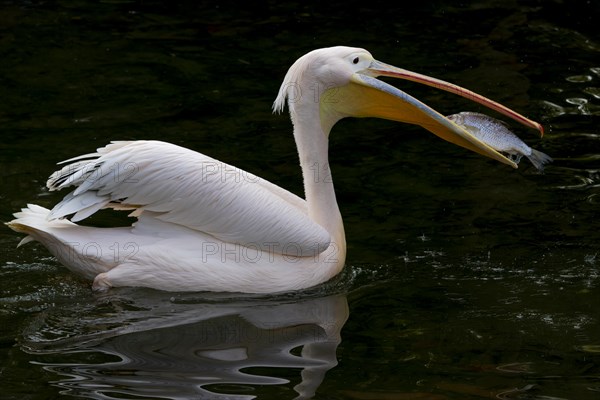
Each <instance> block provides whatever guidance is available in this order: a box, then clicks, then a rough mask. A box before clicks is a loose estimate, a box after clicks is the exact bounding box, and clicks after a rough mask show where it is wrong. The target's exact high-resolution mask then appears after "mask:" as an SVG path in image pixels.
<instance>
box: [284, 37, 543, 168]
mask: <svg viewBox="0 0 600 400" xmlns="http://www.w3.org/2000/svg"><path fill="white" fill-rule="evenodd" d="M380 76H387V77H392V78H399V79H405V80H410V81H413V82H418V83H422V84H425V85H429V86H432V87H435V88H437V89H442V90H445V91H448V92H451V93H454V94H457V95H459V96H462V97H465V98H467V99H469V100H472V101H475V102H477V103H479V104H482V105H484V106H486V107H488V108H490V109H492V110H495V111H497V112H499V113H501V114H504V115H506V116H508V117H509V118H512V119H514V120H516V121H518V122H520V123H521V124H523V125H526V126H528V127H531V128H534V129H537V130H539V131H540V133H542V134H543V128H542V126H541V125H540V124H538V123H537V122H534V121H531V120H529V119H527V118H526V117H524V116H522V115H520V114H519V113H517V112H515V111H513V110H511V109H509V108H507V107H505V106H503V105H501V104H499V103H496V102H494V101H492V100H490V99H488V98H486V97H484V96H481V95H479V94H477V93H474V92H472V91H470V90H467V89H465V88H462V87H460V86H457V85H454V84H451V83H448V82H445V81H442V80H439V79H436V78H432V77H429V76H426V75H422V74H418V73H415V72H411V71H408V70H405V69H402V68H398V67H394V66H392V65H389V64H385V63H383V62H380V61H377V60H375V59H374V58H373V56H372V55H371V53H369V52H368V51H367V50H364V49H360V48H352V47H343V46H338V47H330V48H323V49H318V50H314V51H311V52H310V53H307V54H305V55H304V56H302V57H300V58H299V59H298V60H297V61H296V62H295V63H294V64H293V65H292V66H291V67H290V69H289V70H288V72H287V74H286V76H285V78H284V81H283V83H282V85H281V88H280V90H279V95H278V96H277V99H276V100H275V102H274V103H273V110H274V111H282V110H283V108H284V106H285V103H286V100H287V104H288V108H289V110H290V115H291V118H292V121H294V124H296V121H305V120H308V119H311V118H312V119H314V118H315V117H316V116H318V118H319V120H320V125H321V130H322V132H323V133H324V134H325V135H328V134H329V132H330V130H331V128H332V127H333V125H335V123H336V122H337V121H339V120H340V119H342V118H345V117H376V118H384V119H389V120H393V121H400V122H405V123H410V124H415V125H420V126H422V127H423V128H425V129H427V130H428V131H430V132H432V133H434V134H436V135H437V136H439V137H441V138H442V139H444V140H447V141H449V142H451V143H454V144H456V145H459V146H462V147H465V148H467V149H469V150H472V151H475V152H477V153H480V154H482V155H485V156H487V157H490V158H493V159H495V160H498V161H500V162H503V163H505V164H508V165H511V166H512V167H514V168H516V167H517V165H516V164H515V163H514V162H513V161H512V160H510V159H508V158H506V157H505V156H504V155H502V154H500V153H499V152H497V151H496V150H494V149H493V148H491V147H490V146H488V145H487V144H485V143H483V142H482V141H480V140H479V139H477V138H476V137H475V136H473V135H472V134H470V133H469V132H467V131H466V130H465V129H463V128H462V127H460V126H459V125H456V124H455V123H454V122H452V121H451V120H449V119H448V118H446V117H444V116H443V115H442V114H440V113H439V112H437V111H435V110H434V109H432V108H431V107H429V106H427V105H426V104H424V103H422V102H421V101H419V100H417V99H415V98H414V97H412V96H410V95H409V94H407V93H405V92H403V91H402V90H400V89H398V88H396V87H394V86H392V85H390V84H388V83H386V82H383V81H381V80H379V79H377V77H380Z"/></svg>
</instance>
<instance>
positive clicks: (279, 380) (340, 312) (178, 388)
mask: <svg viewBox="0 0 600 400" xmlns="http://www.w3.org/2000/svg"><path fill="white" fill-rule="evenodd" d="M123 308H127V309H121V310H118V311H116V312H111V313H107V314H105V315H103V314H102V313H100V312H98V311H100V310H95V311H94V312H93V315H94V316H85V315H83V314H84V313H89V311H90V310H84V309H81V310H77V311H76V312H74V313H65V315H62V316H61V315H58V316H57V315H49V314H46V315H45V316H44V317H43V318H42V321H41V322H40V321H38V322H37V323H35V324H34V325H35V329H32V332H31V333H30V334H28V335H27V334H26V335H25V341H24V343H23V345H24V347H25V349H26V350H27V351H29V352H32V353H34V354H40V355H47V354H60V355H61V356H60V357H59V359H64V360H69V361H68V362H38V363H37V364H40V365H41V366H42V367H43V368H45V369H46V370H49V371H52V372H54V373H56V374H58V375H60V376H61V379H59V380H57V381H54V382H52V383H53V384H54V385H57V386H59V387H60V388H62V389H63V393H65V394H71V395H76V396H84V397H87V398H102V399H113V398H131V396H136V397H143V398H173V399H182V398H195V399H203V398H210V399H214V398H227V399H253V398H260V397H261V396H260V395H261V393H267V392H269V388H272V386H273V385H278V392H277V393H282V392H281V388H280V386H287V387H288V388H291V387H292V385H293V384H292V383H290V381H293V382H298V381H299V383H297V384H295V385H294V386H293V390H294V391H295V393H294V394H293V395H291V396H289V397H295V398H297V399H305V398H310V397H312V396H313V395H314V393H315V392H316V390H317V388H318V387H319V385H320V384H321V382H322V381H323V379H324V378H325V374H326V373H327V371H329V370H330V369H331V368H333V367H334V366H336V365H337V358H336V350H337V347H338V345H339V343H340V341H341V337H340V331H341V329H342V327H343V325H344V323H345V321H346V319H347V318H348V305H347V301H346V297H345V296H344V295H332V296H328V297H320V298H309V299H304V300H303V299H300V300H298V299H295V300H293V301H290V300H288V301H287V302H286V301H282V300H281V299H279V300H265V299H260V300H256V299H250V300H241V301H235V302H229V301H225V302H211V303H198V302H196V301H193V300H192V301H188V300H185V299H184V300H183V301H178V300H175V299H174V298H170V300H168V301H157V302H150V301H149V300H148V299H138V300H136V301H135V302H134V303H133V304H132V303H127V304H126V307H123ZM78 313H80V314H81V315H77V314H78ZM87 315H90V314H87ZM69 325H71V326H69ZM57 331H60V332H63V337H59V338H57V337H56V332H57ZM67 332H68V333H67ZM40 358H41V359H46V358H47V357H40ZM53 359H56V357H53ZM74 360H75V361H74ZM286 369H287V370H286ZM298 369H299V370H300V376H297V370H298ZM291 376H294V377H293V378H292V379H288V378H290V377H291ZM269 393H271V394H272V392H269Z"/></svg>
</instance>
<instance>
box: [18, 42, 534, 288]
mask: <svg viewBox="0 0 600 400" xmlns="http://www.w3.org/2000/svg"><path fill="white" fill-rule="evenodd" d="M380 76H384V77H391V78H400V79H405V80H410V81H414V82H419V83H422V84H425V85H429V86H433V87H435V88H437V89H442V90H446V91H449V92H452V93H455V94H458V95H460V96H463V97H465V98H467V99H470V100H472V101H475V102H477V103H480V104H482V105H484V106H486V107H488V108H490V109H492V110H495V111H496V112H499V113H501V114H504V115H505V116H507V117H510V118H512V119H514V120H516V121H518V122H520V123H522V124H523V125H525V126H528V127H531V128H533V129H537V130H539V131H540V132H541V133H543V129H542V127H541V125H540V124H538V123H537V122H534V121H531V120H529V119H527V118H526V117H524V116H522V115H520V114H518V113H517V112H515V111H513V110H511V109H509V108H507V107H505V106H503V105H501V104H499V103H496V102H494V101H492V100H490V99H487V98H485V97H483V96H481V95H478V94H476V93H474V92H471V91H469V90H467V89H464V88H461V87H459V86H456V85H453V84H451V83H448V82H444V81H441V80H438V79H435V78H432V77H428V76H426V75H422V74H418V73H415V72H411V71H407V70H405V69H401V68H397V67H394V66H391V65H388V64H385V63H383V62H380V61H377V60H375V59H374V58H373V56H372V55H371V54H370V53H369V52H368V51H366V50H364V49H360V48H351V47H341V46H340V47H331V48H323V49H318V50H314V51H311V52H309V53H308V54H306V55H304V56H302V57H300V58H299V59H298V60H297V61H296V62H295V63H294V64H293V65H292V66H291V68H290V69H289V70H288V72H287V74H286V75H285V78H284V80H283V83H282V85H281V88H280V90H279V93H278V96H277V98H276V100H275V102H274V103H273V111H274V112H281V111H282V110H283V109H284V107H285V105H286V103H287V106H288V109H289V113H290V117H291V120H292V124H293V133H294V139H295V142H296V146H297V149H298V155H299V159H300V166H301V169H302V174H303V180H304V191H305V199H302V198H301V197H299V196H296V195H294V194H292V193H290V192H289V191H287V190H285V189H282V188H280V187H278V186H276V185H274V184H273V183H270V182H268V181H266V180H264V179H261V178H259V177H258V176H256V175H253V174H251V173H249V172H246V171H244V170H241V169H239V168H236V167H234V166H232V165H229V164H226V163H224V162H221V161H218V160H215V159H213V158H211V157H209V156H206V155H204V154H200V153H197V152H195V151H192V150H189V149H186V148H183V147H179V146H176V145H174V144H169V143H165V142H161V141H146V140H139V141H114V142H111V143H110V144H108V145H107V146H105V147H102V148H98V149H97V151H96V152H95V153H91V154H86V155H82V156H79V157H75V158H72V159H69V160H66V161H63V163H62V164H65V163H66V164H65V165H64V166H63V167H62V168H61V169H60V170H58V171H56V172H54V173H53V174H52V175H51V176H50V178H49V179H48V182H47V187H48V188H49V190H59V189H63V188H66V187H70V186H74V187H75V189H74V190H73V191H72V192H70V193H69V194H67V195H66V196H65V197H64V199H63V200H62V201H61V202H59V203H58V204H57V205H56V206H55V207H54V208H53V209H52V210H48V209H46V208H44V207H41V206H38V205H34V204H29V205H28V206H27V207H26V208H23V209H22V210H21V211H20V212H17V213H15V214H14V216H15V219H14V220H12V221H10V222H8V223H7V225H8V226H9V227H10V228H12V229H13V230H15V231H17V232H21V233H25V234H27V236H26V237H25V238H24V239H23V240H22V241H21V242H20V243H19V246H20V245H22V244H24V243H27V242H29V241H32V240H36V241H39V242H41V243H42V244H43V245H44V246H45V247H47V249H48V250H49V252H50V253H51V254H53V255H54V256H55V257H56V258H57V259H58V260H59V262H61V263H62V264H64V265H65V266H66V267H67V268H69V269H70V270H71V271H73V272H74V273H76V274H78V275H80V276H83V277H85V278H87V279H89V280H93V284H92V289H93V290H96V291H105V290H108V289H109V288H111V287H123V286H137V287H149V288H154V289H159V290H165V291H223V292H245V293H275V292H283V291H293V290H300V289H304V288H308V287H311V286H315V285H318V284H320V283H323V282H325V281H327V280H329V279H331V278H332V277H334V276H335V275H337V274H338V273H339V272H340V271H341V270H342V268H343V266H344V263H345V258H346V239H345V235H344V226H343V223H342V217H341V215H340V210H339V208H338V205H337V202H336V197H335V192H334V187H333V183H332V174H331V170H330V166H329V162H328V138H329V133H330V131H331V129H332V128H333V126H334V125H335V124H336V122H338V121H339V120H340V119H342V118H345V117H377V118H384V119H388V120H393V121H399V122H405V123H410V124H416V125H420V126H422V127H423V128H425V129H426V130H428V131H430V132H432V133H434V134H435V135H437V136H439V137H441V138H442V139H445V140H447V141H449V142H451V143H454V144H456V145H459V146H462V147H465V148H466V149H468V150H471V151H475V152H477V153H480V154H482V155H484V156H487V157H490V158H492V159H495V160H497V161H500V162H502V163H505V164H508V165H510V166H512V167H514V168H516V167H517V166H516V164H515V163H514V162H513V161H511V160H509V159H508V158H506V157H505V156H503V155H502V154H500V153H498V152H497V151H495V150H494V149H493V148H491V147H489V146H487V145H486V144H485V143H483V142H481V141H480V140H478V139H477V138H476V137H474V136H473V135H471V134H470V133H469V132H467V131H466V130H464V129H463V128H461V127H460V126H458V125H456V124H455V123H453V122H452V121H450V120H449V119H448V118H446V117H444V116H443V115H441V114H440V113H438V112H437V111H435V110H433V109H432V108H430V107H429V106H427V105H425V104H424V103H422V102H420V101H419V100H417V99H415V98H413V97H411V96H410V95H408V94H407V93H405V92H403V91H401V90H399V89H397V88H396V87H394V86H392V85H390V84H388V83H385V82H383V81H381V80H379V79H377V77H380ZM316 169H318V171H319V173H318V174H315V170H316ZM105 208H112V209H115V210H130V211H132V212H131V214H130V216H132V217H135V218H137V220H136V221H135V222H134V223H133V224H132V225H131V226H126V227H110V228H106V227H105V228H98V227H90V226H82V225H78V224H76V222H78V221H81V220H83V219H85V218H86V217H88V216H90V215H92V214H94V213H95V212H96V211H98V210H101V209H105ZM69 218H70V219H69Z"/></svg>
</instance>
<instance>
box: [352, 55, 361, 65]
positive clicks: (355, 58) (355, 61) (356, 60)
mask: <svg viewBox="0 0 600 400" xmlns="http://www.w3.org/2000/svg"><path fill="white" fill-rule="evenodd" d="M359 61H360V59H359V58H358V57H354V60H352V64H358V62H359Z"/></svg>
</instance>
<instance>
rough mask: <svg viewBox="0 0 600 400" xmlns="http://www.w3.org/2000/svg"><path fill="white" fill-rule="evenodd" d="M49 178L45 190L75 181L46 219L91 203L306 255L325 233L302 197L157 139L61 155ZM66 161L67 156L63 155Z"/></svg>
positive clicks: (325, 240)
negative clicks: (60, 164)
mask: <svg viewBox="0 0 600 400" xmlns="http://www.w3.org/2000/svg"><path fill="white" fill-rule="evenodd" d="M68 161H72V163H70V164H67V165H65V166H64V167H63V168H62V169H61V170H59V171H56V172H55V173H54V174H52V175H51V177H50V178H49V180H48V182H47V185H48V188H49V189H50V190H58V189H62V188H65V187H68V186H76V189H75V190H74V191H73V192H71V193H70V194H68V195H67V196H66V197H65V198H64V199H63V201H61V202H60V203H59V204H57V205H56V206H55V207H54V209H53V210H52V212H51V214H50V218H51V219H56V218H64V217H66V216H69V215H72V214H74V217H73V220H81V219H83V218H85V217H87V216H89V215H91V214H93V213H94V212H96V211H97V210H99V209H102V208H106V207H112V208H116V209H134V210H135V211H134V213H133V215H140V214H141V213H143V212H144V211H148V212H151V213H153V215H154V216H155V218H158V219H160V220H162V221H165V222H170V223H174V224H178V225H181V226H185V227H187V228H190V229H194V230H198V231H201V232H204V233H207V234H209V235H211V236H213V237H215V238H216V239H218V240H220V241H222V242H225V243H236V244H240V245H244V246H252V247H255V248H256V247H258V248H260V249H262V250H264V251H270V252H276V253H282V254H290V255H294V256H296V255H303V256H306V255H313V254H317V253H319V252H321V251H323V250H325V249H326V248H327V247H328V246H329V243H330V235H329V233H328V232H327V231H326V230H325V229H324V228H323V227H321V226H320V225H319V224H317V223H315V222H314V221H312V220H311V219H310V218H309V217H308V214H307V211H306V204H305V201H304V200H303V199H301V198H299V197H298V196H296V195H294V194H292V193H290V192H288V191H286V190H284V189H281V188H280V187H278V186H276V185H274V184H272V183H270V182H268V181H265V180H264V179H261V178H259V177H257V176H256V175H253V174H251V173H249V172H246V171H244V170H241V169H239V168H236V167H233V166H231V165H228V164H226V163H223V162H220V161H218V160H215V159H213V158H210V157H208V156H205V155H203V154H200V153H197V152H194V151H192V150H189V149H186V148H183V147H180V146H176V145H173V144H169V143H165V142H160V141H134V142H113V143H111V144H109V145H108V146H106V147H103V148H100V149H98V151H97V153H94V154H86V155H84V156H81V157H76V158H74V159H71V160H68ZM68 161H67V162H68Z"/></svg>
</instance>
